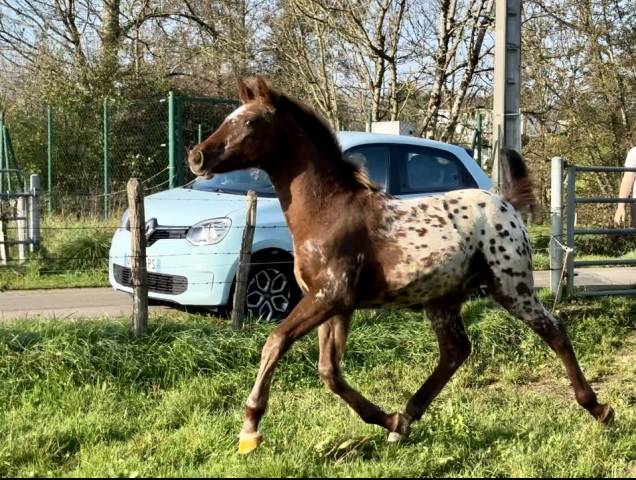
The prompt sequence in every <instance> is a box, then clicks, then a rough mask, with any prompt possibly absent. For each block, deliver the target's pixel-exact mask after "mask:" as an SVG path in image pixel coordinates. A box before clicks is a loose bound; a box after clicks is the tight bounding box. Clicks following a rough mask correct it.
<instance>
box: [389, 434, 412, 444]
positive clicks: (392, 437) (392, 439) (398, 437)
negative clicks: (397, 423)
mask: <svg viewBox="0 0 636 480" xmlns="http://www.w3.org/2000/svg"><path fill="white" fill-rule="evenodd" d="M407 438H408V437H407V436H406V435H402V434H401V433H398V432H389V438H387V441H388V442H389V443H398V442H403V441H404V440H406V439H407Z"/></svg>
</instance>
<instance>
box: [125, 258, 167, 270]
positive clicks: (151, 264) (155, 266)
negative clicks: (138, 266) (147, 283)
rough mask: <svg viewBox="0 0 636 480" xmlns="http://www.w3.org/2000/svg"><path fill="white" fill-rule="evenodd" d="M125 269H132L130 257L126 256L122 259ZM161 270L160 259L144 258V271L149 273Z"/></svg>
mask: <svg viewBox="0 0 636 480" xmlns="http://www.w3.org/2000/svg"><path fill="white" fill-rule="evenodd" d="M124 260H125V263H126V265H125V266H126V267H128V268H132V257H130V256H128V255H126V256H125V257H124ZM160 269H161V259H160V258H155V257H150V256H146V270H147V271H149V272H158V271H159V270H160Z"/></svg>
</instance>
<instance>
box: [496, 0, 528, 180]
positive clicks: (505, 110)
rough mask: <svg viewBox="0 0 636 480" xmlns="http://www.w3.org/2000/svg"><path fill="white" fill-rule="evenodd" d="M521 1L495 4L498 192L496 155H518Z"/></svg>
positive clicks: (519, 131) (502, 1)
mask: <svg viewBox="0 0 636 480" xmlns="http://www.w3.org/2000/svg"><path fill="white" fill-rule="evenodd" d="M520 109H521V0H496V8H495V85H494V98H493V145H494V146H495V148H494V149H493V162H492V172H491V176H492V179H493V182H494V183H495V185H496V187H497V189H498V190H500V186H501V185H500V181H501V171H500V168H501V167H500V165H499V151H500V149H501V148H503V147H507V148H512V149H514V150H516V151H517V152H519V153H521V115H520Z"/></svg>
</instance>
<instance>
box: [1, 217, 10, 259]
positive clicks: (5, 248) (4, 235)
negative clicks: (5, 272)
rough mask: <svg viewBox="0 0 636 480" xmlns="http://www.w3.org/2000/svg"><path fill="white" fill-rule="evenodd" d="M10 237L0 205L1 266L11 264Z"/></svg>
mask: <svg viewBox="0 0 636 480" xmlns="http://www.w3.org/2000/svg"><path fill="white" fill-rule="evenodd" d="M8 241H9V235H8V230H7V219H6V217H5V214H4V213H3V212H2V206H1V205H0V265H8V264H9V260H10V258H9V244H8V243H7V242H8Z"/></svg>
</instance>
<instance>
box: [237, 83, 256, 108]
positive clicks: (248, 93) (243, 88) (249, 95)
mask: <svg viewBox="0 0 636 480" xmlns="http://www.w3.org/2000/svg"><path fill="white" fill-rule="evenodd" d="M237 83H238V89H239V98H240V99H241V103H248V102H251V101H252V100H254V92H252V90H250V88H249V87H248V86H247V85H246V84H245V82H244V81H243V79H241V78H239V79H238V80H237Z"/></svg>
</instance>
